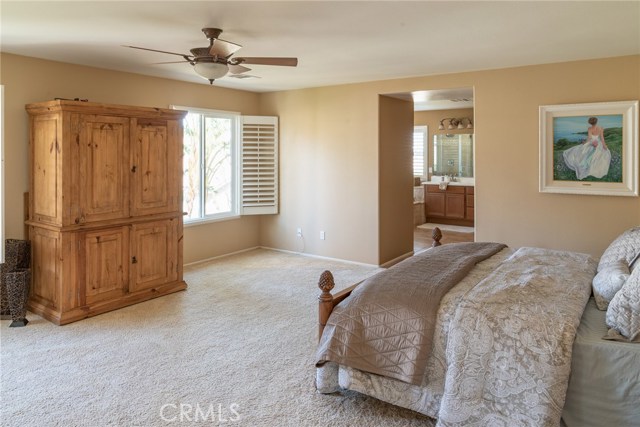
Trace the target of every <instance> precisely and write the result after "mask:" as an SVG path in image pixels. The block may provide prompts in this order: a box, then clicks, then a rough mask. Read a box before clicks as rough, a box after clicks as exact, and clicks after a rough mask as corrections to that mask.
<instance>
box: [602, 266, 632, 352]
mask: <svg viewBox="0 0 640 427" xmlns="http://www.w3.org/2000/svg"><path fill="white" fill-rule="evenodd" d="M607 326H608V327H610V328H611V329H614V330H615V331H617V332H619V333H620V334H621V335H623V336H624V337H625V338H627V339H628V340H629V341H633V340H635V339H637V338H638V337H640V268H636V269H635V270H634V271H633V273H631V275H630V276H629V278H628V279H627V281H626V282H625V284H624V286H622V289H620V290H619V291H618V293H616V295H615V296H614V297H613V299H612V300H611V303H609V308H608V309H607Z"/></svg>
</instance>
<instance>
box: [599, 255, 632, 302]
mask: <svg viewBox="0 0 640 427" xmlns="http://www.w3.org/2000/svg"><path fill="white" fill-rule="evenodd" d="M628 278H629V266H628V265H627V263H626V262H625V261H617V262H615V263H613V264H609V265H607V266H605V267H604V268H603V269H602V270H600V271H599V272H598V274H596V276H595V277H594V278H593V296H594V297H595V299H596V305H597V306H598V309H599V310H603V311H604V310H606V309H607V307H608V306H609V303H610V302H611V300H612V299H613V297H614V296H615V295H616V293H617V292H618V291H619V290H620V289H621V288H622V286H623V285H624V284H625V282H626V281H627V279H628Z"/></svg>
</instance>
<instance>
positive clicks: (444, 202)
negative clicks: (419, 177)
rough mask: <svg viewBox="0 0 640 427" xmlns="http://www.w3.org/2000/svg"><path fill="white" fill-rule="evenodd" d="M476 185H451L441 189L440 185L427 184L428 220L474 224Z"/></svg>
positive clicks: (426, 210)
mask: <svg viewBox="0 0 640 427" xmlns="http://www.w3.org/2000/svg"><path fill="white" fill-rule="evenodd" d="M473 197H474V187H472V186H461V185H455V186H454V185H449V186H447V188H446V190H441V189H440V187H439V186H438V185H432V184H426V185H425V212H426V217H427V222H436V223H441V224H452V225H465V226H473V224H474V211H473Z"/></svg>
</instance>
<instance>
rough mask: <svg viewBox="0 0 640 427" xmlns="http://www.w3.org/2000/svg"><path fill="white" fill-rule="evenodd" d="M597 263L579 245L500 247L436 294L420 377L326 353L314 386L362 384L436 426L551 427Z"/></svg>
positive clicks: (361, 387)
mask: <svg viewBox="0 0 640 427" xmlns="http://www.w3.org/2000/svg"><path fill="white" fill-rule="evenodd" d="M494 259H495V260H496V261H494ZM596 266H597V263H596V261H595V260H593V259H592V258H591V257H590V256H588V255H585V254H577V253H572V252H564V251H554V250H548V249H539V248H521V249H519V250H517V251H516V252H515V253H513V254H512V255H510V256H509V255H508V252H505V251H503V252H501V253H500V254H498V255H496V256H494V257H492V258H491V259H489V260H487V261H485V262H483V263H482V264H480V265H479V266H478V267H476V269H474V270H472V272H471V273H470V274H469V276H468V277H467V278H465V279H464V280H463V281H462V282H461V284H460V285H458V286H456V287H454V288H453V289H452V290H451V291H450V292H449V293H448V294H447V295H445V297H444V299H443V301H442V304H441V306H440V308H439V311H438V325H437V327H436V334H435V336H434V342H433V351H432V355H431V357H430V360H429V362H428V368H427V371H426V373H425V376H424V378H423V382H422V383H421V384H420V385H413V384H408V383H405V382H401V381H398V380H395V379H392V378H387V377H382V376H378V375H371V374H368V373H366V372H363V371H361V370H357V369H353V368H351V367H349V366H346V365H339V364H333V363H331V364H328V366H325V367H323V368H319V369H318V377H317V381H318V389H319V390H320V391H322V392H332V391H336V390H338V389H340V388H347V389H351V390H356V391H360V392H362V393H365V394H370V395H372V396H374V397H377V398H379V399H382V400H385V401H387V402H391V403H394V404H397V405H400V406H404V407H407V408H410V409H413V410H416V411H418V412H421V413H424V414H426V415H429V416H432V417H434V418H437V419H438V424H437V425H438V427H454V426H456V427H462V426H477V427H480V426H492V427H493V426H497V427H501V426H504V427H507V426H509V427H511V426H527V427H534V426H535V427H542V426H544V427H546V426H549V427H551V426H553V427H556V426H558V425H559V424H560V417H561V413H562V407H563V405H564V399H565V394H566V389H567V384H568V378H569V373H570V367H571V352H572V346H573V341H574V337H575V333H576V330H577V327H578V324H579V323H580V318H581V315H582V312H583V310H584V307H585V305H586V303H587V301H588V298H589V295H590V291H591V280H592V279H593V276H594V275H595V271H596ZM338 384H339V386H338Z"/></svg>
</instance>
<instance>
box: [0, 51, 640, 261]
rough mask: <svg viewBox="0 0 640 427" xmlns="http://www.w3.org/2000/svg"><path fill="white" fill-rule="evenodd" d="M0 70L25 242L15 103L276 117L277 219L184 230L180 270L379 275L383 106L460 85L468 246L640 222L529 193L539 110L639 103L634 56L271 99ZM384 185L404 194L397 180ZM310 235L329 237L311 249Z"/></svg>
mask: <svg viewBox="0 0 640 427" xmlns="http://www.w3.org/2000/svg"><path fill="white" fill-rule="evenodd" d="M0 59H1V64H0V79H1V83H2V84H4V85H5V106H6V111H5V159H6V162H5V164H6V171H5V176H6V178H7V188H6V206H7V208H6V212H5V213H6V231H7V237H14V238H20V237H22V236H23V232H22V230H23V225H22V220H23V218H22V216H23V212H22V193H23V192H24V191H26V190H27V183H28V177H27V147H26V143H27V116H26V113H25V112H24V104H26V103H30V102H37V101H43V100H48V99H52V98H53V97H66V98H74V97H81V98H89V99H90V100H91V101H96V102H107V103H118V104H130V105H142V106H167V105H169V104H172V103H174V104H179V105H193V106H198V107H205V108H215V109H222V110H231V111H240V112H242V113H245V114H256V113H260V114H274V115H278V116H279V117H280V130H281V134H280V138H281V147H280V148H281V151H280V166H281V169H280V178H281V188H280V203H281V204H280V214H279V215H271V216H264V217H260V218H242V219H240V220H235V221H225V222H220V223H214V224H208V225H201V226H197V227H191V228H187V229H186V230H185V261H186V262H190V261H194V260H197V259H203V258H207V257H211V256H216V255H220V254H224V253H228V252H233V251H236V250H240V249H245V248H249V247H252V246H255V245H258V244H261V245H264V246H271V247H276V248H281V249H287V250H296V251H304V252H307V253H311V254H316V255H323V256H329V257H335V258H342V259H348V260H353V261H361V262H366V263H371V264H377V263H378V262H379V261H380V254H381V253H382V251H381V248H380V247H379V240H380V235H379V226H380V217H379V209H378V207H379V203H380V201H381V195H380V192H379V185H380V182H379V180H380V178H381V176H382V175H381V174H380V173H379V170H378V168H379V164H380V159H379V156H380V154H381V153H380V152H379V147H378V144H379V138H378V127H379V126H378V124H379V123H378V114H379V95H381V94H390V93H400V92H409V91H413V90H435V89H446V88H459V87H473V88H474V96H475V109H474V115H475V138H476V185H477V186H478V191H477V195H476V206H477V216H476V238H477V239H478V240H495V241H502V242H506V243H507V244H509V245H511V246H513V247H518V246H525V245H526V246H542V247H550V248H556V249H568V250H577V251H583V252H588V253H592V254H594V255H599V254H600V253H601V252H602V250H603V249H604V248H605V247H606V245H607V244H608V243H609V242H610V241H611V239H613V238H614V237H615V236H616V235H617V234H618V233H620V232H621V231H623V230H624V229H626V228H629V227H631V226H633V225H637V224H638V223H640V198H637V197H634V198H631V197H605V196H581V195H562V194H541V193H539V192H538V107H539V106H540V105H548V104H566V103H581V102H600V101H617V100H633V99H639V98H640V78H638V76H639V75H640V56H637V55H636V56H629V57H619V58H610V59H602V60H593V61H580V62H570V63H559V64H549V65H539V66H530V67H520V68H511V69H502V70H489V71H478V72H469V73H458V74H446V75H439V76H427V77H419V78H411V79H399V80H387V81H379V82H371V83H363V84H354V85H344V86H332V87H322V88H315V89H305V90H296V91H286V92H278V93H270V94H255V93H248V92H242V91H235V90H228V89H222V88H219V87H215V86H214V87H210V86H208V85H198V84H192V83H184V82H176V81H171V80H165V79H158V78H153V77H146V76H140V75H135V74H127V73H120V72H113V71H108V70H98V69H94V68H88V67H81V66H75V65H69V64H61V63H56V62H51V61H43V60H37V59H30V58H24V57H19V56H14V55H9V54H2V55H1V57H0ZM386 173H388V171H385V174H386ZM398 173H403V172H402V171H400V170H398ZM385 185H386V181H385ZM396 187H397V188H396ZM401 187H402V188H401ZM389 188H394V189H396V190H397V191H400V192H402V191H404V186H403V184H399V183H398V184H390V187H389ZM382 197H384V195H383V196H382ZM409 223H410V221H409ZM296 227H301V228H302V229H303V234H304V239H297V238H296V235H295V230H296ZM320 231H325V232H326V236H327V237H326V240H320V239H319V232H320Z"/></svg>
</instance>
